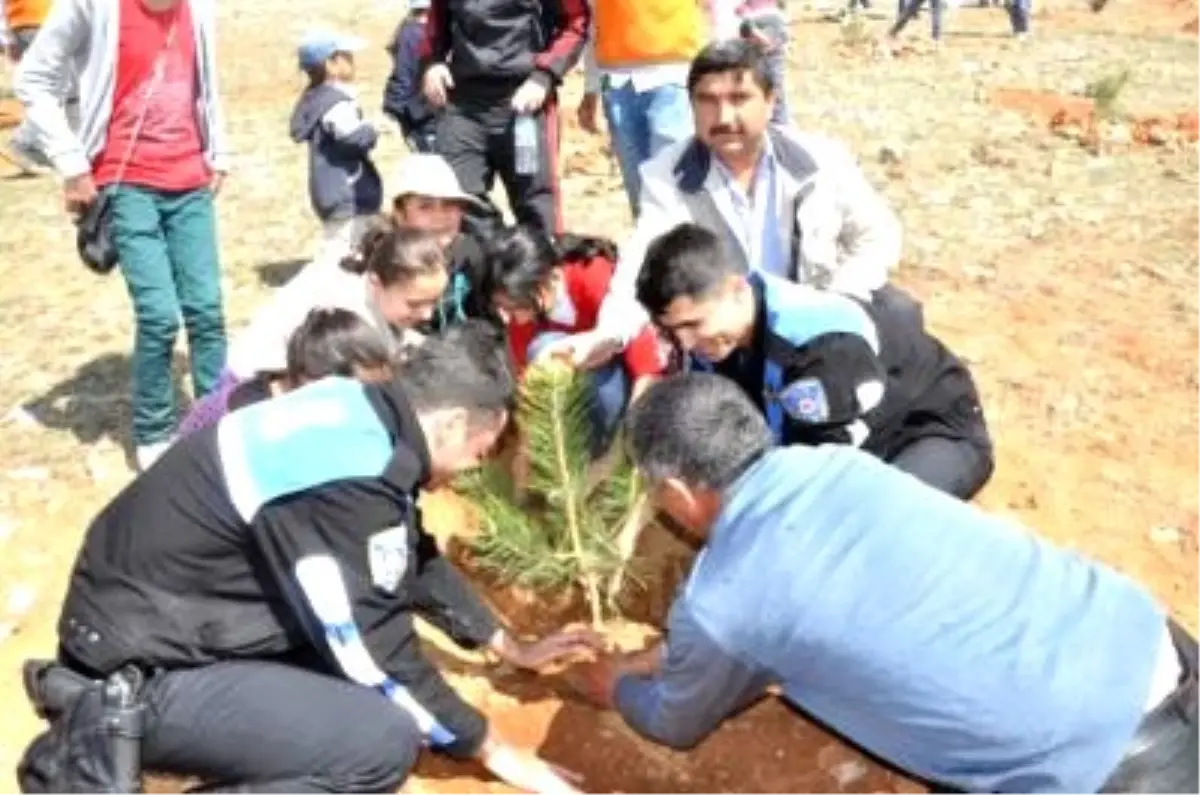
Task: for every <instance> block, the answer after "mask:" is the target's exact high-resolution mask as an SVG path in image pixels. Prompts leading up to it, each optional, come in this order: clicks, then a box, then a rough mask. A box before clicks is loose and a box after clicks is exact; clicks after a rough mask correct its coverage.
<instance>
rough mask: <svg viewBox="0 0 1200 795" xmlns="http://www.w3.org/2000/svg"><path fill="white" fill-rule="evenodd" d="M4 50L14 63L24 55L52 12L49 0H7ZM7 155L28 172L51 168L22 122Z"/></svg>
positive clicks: (11, 141)
mask: <svg viewBox="0 0 1200 795" xmlns="http://www.w3.org/2000/svg"><path fill="white" fill-rule="evenodd" d="M3 10H4V14H3V16H4V19H3V20H2V21H3V23H4V28H5V31H6V33H7V35H5V36H4V37H3V38H4V40H5V46H4V50H5V52H6V53H7V55H8V57H9V59H10V60H11V61H12V62H13V63H14V64H19V63H20V62H21V58H23V57H24V56H25V51H26V50H28V49H29V45H30V44H33V38H34V36H36V35H37V32H38V30H40V29H41V27H42V24H43V23H44V22H45V21H46V15H47V14H49V13H50V0H4V9H3ZM5 156H6V157H7V158H8V159H9V160H10V161H12V162H13V163H14V164H15V165H16V166H17V167H18V168H20V169H21V170H22V171H23V172H25V173H26V174H37V173H40V172H42V171H44V170H45V169H47V168H49V167H50V161H49V160H48V159H47V158H46V156H45V155H44V154H42V151H41V149H40V148H39V147H38V146H37V142H36V137H35V136H34V134H33V130H32V128H30V127H29V125H27V124H24V123H22V124H21V125H20V126H19V127H17V129H16V131H15V132H14V133H13V136H12V139H11V140H10V141H9V144H8V147H7V151H6V152H5Z"/></svg>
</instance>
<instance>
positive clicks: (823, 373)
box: [693, 275, 991, 461]
mask: <svg viewBox="0 0 1200 795" xmlns="http://www.w3.org/2000/svg"><path fill="white" fill-rule="evenodd" d="M751 284H752V286H753V288H754V291H755V296H756V301H757V312H756V317H757V321H756V324H755V331H754V340H753V343H752V344H751V345H750V346H749V347H747V348H742V349H739V350H737V351H734V353H732V354H731V355H730V356H729V357H727V358H726V359H725V360H724V361H722V362H720V363H719V364H716V365H712V364H707V363H704V362H702V361H701V360H700V359H698V358H694V359H693V367H695V368H696V369H706V370H713V371H715V372H717V373H720V374H721V375H724V376H726V377H727V378H731V379H733V380H734V381H736V382H738V383H739V384H740V385H741V386H742V389H743V390H744V391H745V392H746V394H747V395H748V396H749V397H750V398H751V399H752V400H754V402H755V403H756V404H757V405H758V407H759V408H760V409H761V410H762V411H763V412H764V414H765V415H766V417H767V421H768V424H769V425H770V426H771V430H772V432H773V434H774V435H775V437H776V441H777V442H778V443H780V444H809V445H817V444H829V443H832V444H855V445H858V446H860V447H861V448H862V449H863V450H865V451H866V452H869V453H872V454H874V455H875V456H877V457H879V458H881V459H883V460H885V461H890V460H892V459H893V458H894V457H895V456H897V455H898V454H899V453H900V451H901V450H903V449H904V448H905V447H906V446H908V445H909V444H911V443H912V442H913V441H915V440H916V439H920V438H924V437H930V436H936V437H942V438H948V439H963V440H970V441H974V442H976V443H978V444H979V445H981V446H984V447H990V445H991V442H990V439H989V437H988V433H987V426H986V424H985V422H984V419H983V413H982V410H981V408H980V404H979V395H978V393H977V392H976V389H975V384H974V381H973V380H972V379H971V375H970V373H969V372H968V371H967V368H966V366H965V365H964V364H963V363H962V361H961V360H959V359H958V357H956V356H955V355H954V354H953V353H951V352H950V351H949V350H948V349H947V348H946V346H945V345H943V344H942V343H941V342H940V341H939V340H938V339H937V338H936V337H934V336H933V335H931V334H929V332H928V331H927V330H926V329H925V323H924V314H923V311H922V309H921V305H920V303H918V302H917V301H916V300H915V299H914V298H912V297H911V296H909V295H908V294H907V293H905V292H903V291H902V290H900V289H898V288H896V287H894V286H892V285H885V286H884V287H883V288H881V289H879V290H877V291H876V292H875V293H874V296H873V299H872V301H870V302H869V303H867V302H862V301H858V300H857V299H853V298H850V297H847V296H839V295H836V294H832V293H821V292H816V291H811V290H810V288H805V287H803V286H801V285H795V284H794V283H792V282H788V281H784V280H782V279H778V278H774V277H766V276H762V275H755V276H752V277H751ZM806 294H811V295H813V296H816V299H815V300H812V301H808V300H806V299H804V296H805V295H806ZM855 305H857V307H858V308H856V306H855ZM860 326H861V327H860ZM869 337H874V338H876V339H877V349H876V346H875V345H873V344H871V343H870V342H869V341H868V338H869ZM869 384H878V385H879V387H878V390H877V394H878V399H877V401H873V402H872V403H871V404H870V405H864V404H863V400H864V399H865V395H866V393H865V392H864V391H863V388H864V387H865V386H867V385H869Z"/></svg>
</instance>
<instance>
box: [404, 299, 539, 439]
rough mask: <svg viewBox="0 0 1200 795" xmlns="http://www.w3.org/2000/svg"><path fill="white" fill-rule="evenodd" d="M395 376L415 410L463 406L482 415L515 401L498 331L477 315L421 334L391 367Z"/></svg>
mask: <svg viewBox="0 0 1200 795" xmlns="http://www.w3.org/2000/svg"><path fill="white" fill-rule="evenodd" d="M396 381H397V382H398V383H399V384H400V386H401V388H402V389H403V390H404V394H405V395H406V396H407V397H408V400H409V402H410V403H411V404H412V407H413V409H414V410H416V411H430V410H437V409H449V408H463V409H466V410H467V411H468V412H469V413H470V414H471V415H472V417H473V418H475V419H477V420H480V421H488V420H490V419H491V417H492V416H494V415H495V414H497V413H499V412H501V411H510V412H511V411H512V409H513V406H514V404H515V402H516V379H515V378H514V377H513V370H512V363H511V360H510V359H509V355H508V345H507V343H506V341H505V338H504V332H503V331H502V330H500V329H497V328H496V327H495V326H493V325H492V324H490V323H488V322H486V321H483V320H477V319H468V320H466V321H464V322H462V323H459V324H456V325H454V326H451V327H449V328H447V329H446V330H445V331H443V332H441V333H440V334H434V335H431V336H429V337H426V338H425V340H424V341H423V342H422V343H421V344H420V345H419V346H418V347H417V348H416V349H415V350H413V351H412V352H411V353H410V354H409V355H408V358H407V359H406V360H405V361H404V363H403V364H402V365H401V366H400V367H398V368H397V370H396Z"/></svg>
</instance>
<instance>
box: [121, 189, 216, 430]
mask: <svg viewBox="0 0 1200 795" xmlns="http://www.w3.org/2000/svg"><path fill="white" fill-rule="evenodd" d="M111 190H112V205H111V207H112V216H111V224H112V226H111V228H110V230H111V234H112V238H113V243H114V244H115V246H116V249H117V255H118V257H119V258H120V264H121V275H122V276H124V277H125V285H126V287H128V288H129V297H130V299H131V300H132V301H133V311H134V316H135V319H136V325H137V331H136V336H135V340H134V345H133V441H134V443H135V444H138V445H143V444H152V443H155V442H162V441H166V440H167V439H169V438H170V437H171V435H172V434H174V433H175V425H176V420H177V416H176V406H175V384H174V381H173V380H172V377H171V359H172V356H173V354H174V351H175V337H176V336H177V335H178V334H179V318H180V316H181V315H182V317H183V325H184V327H185V328H186V329H187V336H188V347H189V349H190V353H191V356H190V359H191V366H192V385H193V388H194V389H195V392H196V397H203V396H204V395H206V394H208V392H209V391H210V390H211V389H212V388H213V387H214V386H216V384H217V379H218V378H219V376H220V374H221V368H222V367H223V366H224V364H225V319H224V315H223V313H222V310H221V270H220V266H219V264H218V260H217V231H216V218H215V214H214V212H213V197H212V192H211V191H210V190H209V189H208V188H201V189H198V190H192V191H184V192H182V193H167V192H164V191H159V190H153V189H151V188H142V187H138V186H136V185H120V186H118V187H116V188H112V189H111Z"/></svg>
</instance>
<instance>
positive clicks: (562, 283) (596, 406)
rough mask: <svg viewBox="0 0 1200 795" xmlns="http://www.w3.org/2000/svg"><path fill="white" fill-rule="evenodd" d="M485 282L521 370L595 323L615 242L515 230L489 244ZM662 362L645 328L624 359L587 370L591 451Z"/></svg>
mask: <svg viewBox="0 0 1200 795" xmlns="http://www.w3.org/2000/svg"><path fill="white" fill-rule="evenodd" d="M485 256H486V259H487V261H488V263H489V264H490V267H491V274H490V276H489V279H488V285H489V287H490V289H491V294H492V302H493V306H494V307H495V309H496V313H497V314H498V315H499V316H500V317H501V318H503V319H504V320H505V322H506V323H507V326H508V340H509V347H510V349H511V351H512V355H513V361H514V362H515V363H516V365H517V368H518V372H520V371H522V370H524V369H525V367H526V365H528V364H529V363H530V362H534V361H537V360H538V359H539V358H540V356H541V355H542V353H543V352H545V351H546V350H547V349H548V346H549V345H550V344H551V343H553V342H554V341H555V340H558V339H561V338H563V337H566V336H567V335H569V334H575V333H578V332H581V331H588V330H590V329H591V328H593V327H594V326H595V325H596V317H597V316H598V315H599V313H600V304H601V303H602V302H603V301H604V296H605V294H606V293H607V292H608V285H609V282H610V281H611V279H612V274H613V268H614V267H615V266H616V261H617V247H616V245H615V244H614V243H613V242H612V241H609V240H603V239H600V238H594V237H579V236H577V235H571V234H565V235H562V236H560V237H559V238H558V243H557V245H555V243H554V242H552V241H551V240H550V239H549V238H548V237H546V236H545V234H543V233H542V232H541V231H540V230H538V229H534V228H532V227H527V226H518V227H510V228H508V229H504V230H502V231H501V232H499V233H498V234H497V235H496V236H495V238H493V239H492V241H490V244H489V245H488V247H487V250H486V255H485ZM664 366H665V359H664V357H663V355H662V354H661V352H660V350H659V343H658V335H657V334H656V333H655V331H654V329H653V328H652V327H650V326H647V327H646V328H644V329H643V330H642V332H641V333H640V334H639V335H638V336H637V337H636V338H634V340H633V342H631V343H630V344H629V346H628V347H626V348H625V350H624V353H623V356H621V357H620V358H618V359H615V360H613V361H612V362H609V363H608V364H605V365H602V366H601V367H599V368H597V369H595V370H592V371H590V373H589V375H590V376H591V386H592V400H591V408H592V417H591V419H592V430H593V435H592V453H593V455H596V456H599V455H600V454H602V453H603V452H604V451H605V450H607V449H608V446H609V443H610V442H611V440H612V439H613V437H614V436H615V434H616V432H617V429H618V427H619V425H620V422H621V417H622V416H624V413H625V406H626V404H627V403H628V401H629V397H630V394H631V391H637V390H640V386H638V385H639V384H640V383H641V382H643V381H644V380H645V379H649V378H653V377H655V376H658V375H661V374H662V372H663V370H664V369H665V367H664Z"/></svg>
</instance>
